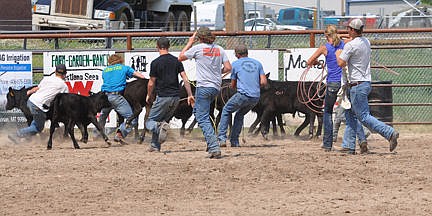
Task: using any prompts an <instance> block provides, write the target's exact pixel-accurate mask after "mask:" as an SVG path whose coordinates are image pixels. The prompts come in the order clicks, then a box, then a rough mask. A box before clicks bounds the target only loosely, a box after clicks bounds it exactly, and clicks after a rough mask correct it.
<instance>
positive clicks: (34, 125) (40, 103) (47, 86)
mask: <svg viewBox="0 0 432 216" xmlns="http://www.w3.org/2000/svg"><path fill="white" fill-rule="evenodd" d="M54 72H55V76H49V77H44V78H43V79H42V81H41V82H40V83H39V85H38V86H36V87H34V88H32V89H30V90H28V91H27V95H30V97H29V99H28V101H27V107H28V108H29V109H30V112H31V114H32V116H33V121H32V122H31V124H30V126H28V127H26V128H21V129H19V130H18V131H17V132H16V134H15V135H8V138H9V139H10V140H11V141H12V142H14V143H18V140H17V139H16V138H27V137H30V136H32V135H35V134H37V133H40V132H41V131H42V130H43V128H44V126H45V121H46V117H47V116H46V112H48V109H49V106H50V105H51V102H52V101H53V100H54V98H55V96H56V95H57V94H59V93H68V92H69V88H68V87H67V85H66V83H65V77H66V74H67V70H66V66H65V65H64V64H59V65H56V68H55V71H54Z"/></svg>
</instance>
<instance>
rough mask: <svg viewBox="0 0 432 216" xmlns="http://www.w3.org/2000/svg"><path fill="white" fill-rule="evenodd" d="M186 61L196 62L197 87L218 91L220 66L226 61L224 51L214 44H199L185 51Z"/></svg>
mask: <svg viewBox="0 0 432 216" xmlns="http://www.w3.org/2000/svg"><path fill="white" fill-rule="evenodd" d="M184 54H185V56H186V57H187V58H188V59H192V58H194V59H195V61H196V79H197V87H213V88H216V89H220V87H221V84H222V64H223V63H224V62H227V61H228V57H227V55H226V53H225V50H224V49H223V48H222V47H220V46H219V45H216V44H206V43H200V44H197V45H195V46H193V47H191V48H190V49H189V50H188V51H186V52H185V53H184Z"/></svg>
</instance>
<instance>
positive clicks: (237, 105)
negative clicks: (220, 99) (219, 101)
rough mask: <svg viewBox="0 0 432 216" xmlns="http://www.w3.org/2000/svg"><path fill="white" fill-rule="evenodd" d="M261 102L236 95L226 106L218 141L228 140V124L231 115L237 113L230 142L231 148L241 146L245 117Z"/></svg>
mask: <svg viewBox="0 0 432 216" xmlns="http://www.w3.org/2000/svg"><path fill="white" fill-rule="evenodd" d="M258 101H259V98H252V97H248V96H246V95H243V94H240V93H238V92H237V93H236V94H234V95H233V96H232V97H231V98H230V99H229V100H228V102H227V103H226V104H225V106H224V108H223V110H222V115H221V120H220V125H219V136H218V139H219V140H220V141H221V142H226V139H227V135H226V134H227V129H228V124H229V122H230V121H231V114H232V113H234V112H236V114H235V116H234V124H233V126H232V128H231V133H230V134H231V137H230V142H231V146H240V143H239V136H240V132H241V129H242V127H243V119H244V115H246V113H248V112H249V111H250V110H251V109H252V108H253V107H254V106H255V105H256V104H257V103H258Z"/></svg>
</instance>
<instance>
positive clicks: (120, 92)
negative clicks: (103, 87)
mask: <svg viewBox="0 0 432 216" xmlns="http://www.w3.org/2000/svg"><path fill="white" fill-rule="evenodd" d="M105 94H115V95H123V91H119V92H105Z"/></svg>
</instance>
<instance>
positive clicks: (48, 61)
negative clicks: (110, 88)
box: [43, 51, 116, 127]
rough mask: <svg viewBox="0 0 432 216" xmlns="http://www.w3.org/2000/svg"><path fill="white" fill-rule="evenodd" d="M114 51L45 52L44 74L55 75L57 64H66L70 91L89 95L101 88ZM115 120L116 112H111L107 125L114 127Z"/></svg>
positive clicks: (67, 83)
mask: <svg viewBox="0 0 432 216" xmlns="http://www.w3.org/2000/svg"><path fill="white" fill-rule="evenodd" d="M114 53H115V52H114V51H77V52H44V54H43V62H44V66H43V71H44V76H54V75H53V74H54V73H53V72H54V71H55V66H56V65H58V64H64V65H66V69H67V75H66V80H65V81H66V85H67V86H68V87H69V92H70V93H75V94H80V95H85V96H87V95H88V93H89V91H92V92H99V91H100V90H101V87H102V84H103V80H102V71H103V69H105V67H107V66H108V57H109V56H110V55H112V54H114ZM115 121H116V118H115V114H114V112H111V113H110V116H109V118H108V120H107V124H106V126H107V127H114V126H115V125H116V122H115ZM92 126H93V125H91V126H90V127H92Z"/></svg>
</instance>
